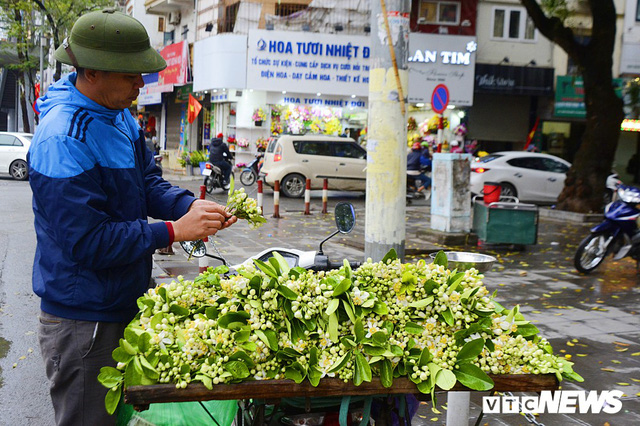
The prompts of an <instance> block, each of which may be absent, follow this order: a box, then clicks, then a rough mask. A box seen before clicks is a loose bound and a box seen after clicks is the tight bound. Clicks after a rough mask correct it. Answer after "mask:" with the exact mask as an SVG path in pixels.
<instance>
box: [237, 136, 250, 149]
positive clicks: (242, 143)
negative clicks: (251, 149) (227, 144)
mask: <svg viewBox="0 0 640 426" xmlns="http://www.w3.org/2000/svg"><path fill="white" fill-rule="evenodd" d="M236 143H237V144H238V146H239V147H240V148H247V147H248V146H249V139H247V138H240V139H238V140H237V142H236Z"/></svg>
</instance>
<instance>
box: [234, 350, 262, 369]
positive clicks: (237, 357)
mask: <svg viewBox="0 0 640 426" xmlns="http://www.w3.org/2000/svg"><path fill="white" fill-rule="evenodd" d="M229 361H241V362H242V363H243V364H244V365H246V366H247V367H249V368H253V367H255V366H256V364H255V363H254V362H253V360H252V359H251V357H250V356H249V355H247V353H246V352H245V351H236V352H235V353H234V354H232V355H229Z"/></svg>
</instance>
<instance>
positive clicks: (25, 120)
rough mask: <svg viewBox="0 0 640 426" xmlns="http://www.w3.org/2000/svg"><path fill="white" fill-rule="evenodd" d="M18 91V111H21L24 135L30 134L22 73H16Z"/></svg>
mask: <svg viewBox="0 0 640 426" xmlns="http://www.w3.org/2000/svg"><path fill="white" fill-rule="evenodd" d="M17 74H18V90H20V110H21V111H22V126H23V129H24V132H25V133H31V123H30V122H29V110H28V109H27V91H26V88H25V81H24V73H23V72H22V71H18V72H17Z"/></svg>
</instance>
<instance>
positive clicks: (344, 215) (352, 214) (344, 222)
mask: <svg viewBox="0 0 640 426" xmlns="http://www.w3.org/2000/svg"><path fill="white" fill-rule="evenodd" d="M335 217H336V226H337V227H338V231H339V232H340V233H341V234H348V233H349V232H351V231H352V230H353V227H354V226H356V211H355V209H354V208H353V204H351V203H345V202H342V203H338V204H337V205H336V209H335Z"/></svg>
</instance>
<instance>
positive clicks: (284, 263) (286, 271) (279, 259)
mask: <svg viewBox="0 0 640 426" xmlns="http://www.w3.org/2000/svg"><path fill="white" fill-rule="evenodd" d="M271 254H272V255H273V258H274V259H276V261H277V262H278V265H279V266H280V270H281V271H282V273H283V275H285V276H286V275H288V274H289V271H290V270H291V267H290V266H289V264H288V263H287V261H286V260H284V257H282V255H281V254H280V253H278V252H277V251H274V252H273V253H271Z"/></svg>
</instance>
